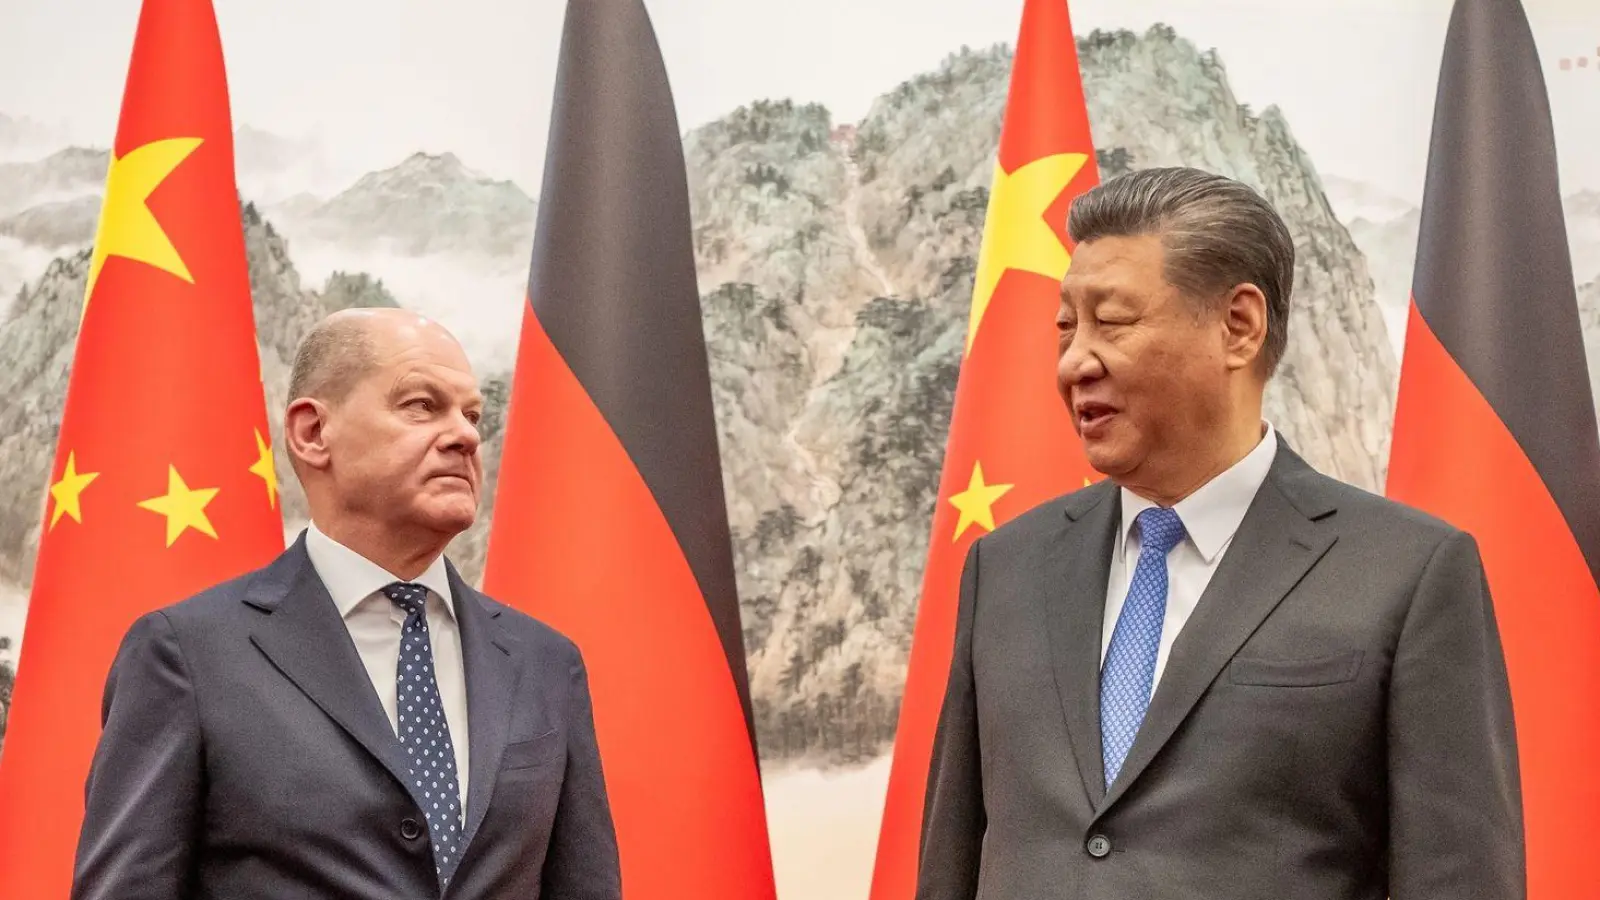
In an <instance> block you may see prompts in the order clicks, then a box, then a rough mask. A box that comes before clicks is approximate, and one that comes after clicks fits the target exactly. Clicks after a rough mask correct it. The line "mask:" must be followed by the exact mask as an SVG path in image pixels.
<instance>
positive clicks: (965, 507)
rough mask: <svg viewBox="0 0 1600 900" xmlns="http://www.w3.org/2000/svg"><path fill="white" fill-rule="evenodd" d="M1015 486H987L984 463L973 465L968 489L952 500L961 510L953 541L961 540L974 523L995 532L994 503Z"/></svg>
mask: <svg viewBox="0 0 1600 900" xmlns="http://www.w3.org/2000/svg"><path fill="white" fill-rule="evenodd" d="M1012 487H1014V485H1009V484H985V483H984V481H983V463H981V462H974V463H973V464H972V478H971V479H969V480H968V481H967V489H966V490H964V491H962V492H961V493H959V494H956V495H955V496H953V497H951V498H950V502H951V503H952V504H953V505H954V506H955V508H956V509H959V510H961V518H960V519H959V520H957V522H956V534H955V537H953V538H951V540H958V539H960V537H961V535H962V533H963V532H965V531H966V530H967V529H968V528H969V527H971V526H972V525H973V524H974V523H976V524H978V525H982V526H983V528H984V530H985V531H993V530H994V502H995V501H996V500H999V499H1000V498H1001V497H1002V496H1004V495H1005V492H1006V491H1009V490H1011V488H1012Z"/></svg>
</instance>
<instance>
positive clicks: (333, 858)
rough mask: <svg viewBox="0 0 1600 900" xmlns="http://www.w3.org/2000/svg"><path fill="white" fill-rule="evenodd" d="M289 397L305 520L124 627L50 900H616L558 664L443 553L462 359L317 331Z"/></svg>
mask: <svg viewBox="0 0 1600 900" xmlns="http://www.w3.org/2000/svg"><path fill="white" fill-rule="evenodd" d="M290 397H291V399H290V401H289V404H288V408H287V410H286V411H285V413H284V428H283V432H284V438H285V443H286V444H287V447H288V450H289V456H290V459H291V461H292V465H293V468H294V471H295V474H296V475H297V476H298V477H299V479H300V483H301V485H302V486H304V488H305V492H306V501H307V504H308V506H309V507H310V511H311V523H310V525H309V526H308V527H307V528H306V530H305V531H304V532H302V533H301V535H300V537H299V538H298V539H297V540H296V541H295V542H294V544H293V545H292V546H290V547H289V548H288V549H287V550H286V551H285V552H284V553H283V554H282V555H281V556H279V557H278V559H277V560H276V561H274V562H272V563H271V564H269V565H267V566H266V567H264V568H262V569H259V570H257V571H255V572H250V573H248V574H246V575H243V576H241V577H239V578H236V579H234V580H232V581H228V582H225V583H223V584H220V585H218V586H216V587H214V588H212V589H210V590H208V591H205V592H203V593H201V594H199V595H197V596H195V597H193V598H190V599H189V600H186V601H184V602H182V603H178V604H175V605H173V606H169V607H167V608H165V609H161V610H157V611H154V612H152V613H150V614H148V615H146V616H144V617H143V618H141V619H140V620H139V621H137V622H136V623H135V624H134V625H133V627H132V628H131V629H130V630H129V632H128V635H127V637H126V638H125V639H124V641H123V644H122V648H121V650H120V651H119V652H118V654H117V657H116V660H115V662H114V663H113V665H112V669H111V674H110V676H109V678H108V680H107V685H106V692H105V704H104V731H103V733H102V737H101V739H100V743H99V747H98V748H97V750H96V752H95V757H94V763H93V766H92V768H91V770H90V774H89V784H88V797H87V808H86V810H85V816H84V822H83V833H82V837H81V839H80V841H79V846H78V857H77V868H76V871H75V873H74V879H73V889H72V898H73V900H99V898H105V900H112V898H115V900H144V898H148V900H209V898H219V900H220V898H227V900H243V898H254V897H260V898H267V897H339V898H344V900H363V898H365V900H391V898H396V897H440V896H448V897H453V898H462V900H467V898H499V897H543V898H545V900H618V898H619V897H620V896H621V891H622V887H621V871H620V864H619V859H618V850H617V840H616V834H615V832H614V829H613V825H612V819H611V811H610V804H609V801H608V799H607V793H606V786H605V778H604V775H603V773H602V770H601V764H600V755H599V749H598V747H597V744H596V737H595V726H594V719H593V713H592V711H591V703H590V697H589V686H588V676H587V672H586V670H585V667H584V662H583V658H582V656H581V654H580V653H579V650H578V648H577V646H576V645H575V644H574V643H573V642H572V641H571V640H569V639H567V638H566V637H564V636H563V635H561V634H558V633H557V632H555V631H553V630H552V629H550V628H548V627H547V626H545V625H543V624H542V623H540V622H537V621H535V620H534V619H532V618H530V617H529V616H526V615H524V614H522V613H520V612H517V611H516V610H514V609H510V608H508V607H506V606H503V605H501V604H499V603H496V602H495V601H494V600H491V599H490V598H488V597H486V596H484V595H483V594H481V593H479V592H478V591H476V590H474V589H473V588H472V587H471V586H469V585H468V584H467V583H466V582H465V581H464V580H462V578H461V576H460V574H459V573H458V572H457V571H456V569H455V567H454V566H453V565H451V564H450V563H449V561H447V560H446V559H445V556H444V550H445V547H446V545H447V544H448V543H449V542H450V541H451V539H453V538H454V537H455V536H456V535H458V534H460V533H461V532H462V531H464V530H466V529H467V528H468V527H470V526H471V525H472V523H473V521H474V520H475V519H476V517H477V512H478V498H479V493H480V491H481V490H482V486H483V461H482V457H481V455H480V453H479V438H478V422H479V420H480V418H481V416H482V414H483V397H482V395H481V394H480V393H479V391H478V383H477V379H476V378H475V377H474V376H473V374H472V367H471V366H470V365H469V364H468V362H467V358H466V354H465V353H464V352H463V351H462V349H461V346H460V345H459V344H458V343H457V342H456V340H455V338H454V337H452V336H451V335H450V333H449V332H448V331H446V330H445V329H444V328H442V327H440V326H439V325H438V324H437V323H435V322H432V321H429V320H427V319H425V318H423V317H421V316H418V315H416V314H415V313H410V312H406V311H403V310H398V309H350V310H344V311H341V312H337V313H334V314H333V315H331V316H329V317H328V318H327V319H325V320H324V321H323V322H321V323H320V324H318V325H317V326H316V327H315V328H313V329H312V331H311V333H310V334H309V335H308V336H307V337H306V338H305V340H304V342H303V343H302V344H301V348H300V352H299V353H298V354H297V356H296V359H295V364H294V371H293V373H292V375H291V376H290Z"/></svg>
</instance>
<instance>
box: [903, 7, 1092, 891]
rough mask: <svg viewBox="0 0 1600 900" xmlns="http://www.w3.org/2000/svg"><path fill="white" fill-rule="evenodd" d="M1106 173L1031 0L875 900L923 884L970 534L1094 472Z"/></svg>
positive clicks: (1051, 17) (1057, 45) (1053, 39)
mask: <svg viewBox="0 0 1600 900" xmlns="http://www.w3.org/2000/svg"><path fill="white" fill-rule="evenodd" d="M1098 180H1099V170H1098V168H1097V166H1096V164H1095V152H1094V142H1093V140H1092V139H1091V137H1090V134H1089V114H1088V111H1087V109H1086V108H1085V106H1084V100H1083V84H1082V81H1081V79H1080V77H1079V74H1078V48H1077V44H1076V43H1075V42H1074V40H1073V36H1072V22H1071V20H1070V18H1069V16H1068V13H1067V3H1066V0H1026V2H1025V5H1024V7H1023V12H1022V27H1021V30H1020V32H1019V34H1018V37H1017V51H1016V56H1015V59H1014V60H1013V62H1012V70H1011V87H1010V93H1009V95H1008V97H1007V100H1006V109H1005V114H1004V124H1003V126H1002V128H1001V132H1000V148H999V157H998V159H997V162H996V166H995V173H994V183H993V186H992V187H991V188H990V189H989V206H988V211H987V213H986V215H985V219H984V233H983V244H982V248H981V250H980V252H979V256H978V270H977V276H976V283H975V284H974V286H973V294H972V311H971V316H970V325H969V327H968V337H967V346H966V352H965V354H964V356H963V359H962V363H961V375H960V378H959V380H958V381H957V384H956V396H955V409H954V411H953V413H952V416H951V421H950V435H949V439H948V441H947V444H946V448H945V459H944V471H943V475H942V477H941V479H940V485H939V505H938V508H937V509H936V510H935V512H934V517H933V532H932V535H931V537H930V538H929V542H928V562H927V569H926V571H925V573H924V575H923V583H922V602H921V604H920V605H919V607H918V609H917V624H916V629H915V631H914V632H913V634H912V640H911V658H910V665H909V672H908V673H907V680H906V687H905V697H904V700H903V701H902V703H901V709H900V722H899V726H898V730H897V732H896V736H895V745H894V760H893V764H892V766H891V768H890V772H889V791H888V797H887V800H886V803H885V807H884V814H883V824H882V829H881V831H880V834H879V837H878V855H877V861H876V866H875V868H874V871H873V876H872V900H910V898H911V897H912V895H913V893H914V892H915V886H916V869H917V850H918V844H919V838H920V834H921V826H922V806H923V794H924V791H925V790H926V788H927V778H928V765H929V759H930V757H931V755H932V750H933V734H934V729H935V726H936V725H937V723H938V717H939V707H940V705H941V703H942V702H943V700H944V689H945V682H946V679H947V678H948V676H949V670H950V653H951V649H952V646H953V645H954V642H955V616H956V600H957V593H958V588H959V581H960V577H961V567H962V563H963V562H964V560H965V559H966V554H967V548H968V546H970V545H971V543H972V541H973V540H974V539H976V538H977V537H979V536H980V535H982V534H983V533H984V532H986V531H990V530H993V529H994V528H996V527H998V526H999V525H1000V524H1003V523H1004V522H1006V521H1007V520H1009V519H1011V518H1012V517H1014V516H1016V515H1017V514H1019V513H1022V512H1025V511H1026V510H1028V509H1029V508H1031V507H1033V506H1036V505H1038V504H1040V503H1043V502H1044V501H1046V500H1049V499H1051V498H1052V497H1057V496H1060V495H1061V494H1065V493H1068V492H1069V491H1072V490H1075V489H1077V488H1080V487H1083V486H1084V485H1085V484H1087V483H1088V482H1089V479H1090V478H1092V477H1094V473H1093V470H1091V469H1090V468H1089V464H1088V462H1087V461H1086V460H1085V459H1084V456H1083V451H1082V449H1081V444H1080V443H1079V441H1078V437H1077V434H1076V433H1075V432H1074V431H1073V429H1072V421H1071V417H1070V414H1069V412H1068V410H1067V409H1066V406H1065V405H1064V404H1063V403H1062V400H1061V396H1060V394H1059V393H1057V391H1056V379H1055V368H1056V360H1057V356H1058V354H1057V350H1058V347H1057V342H1056V337H1057V335H1056V331H1055V315H1056V310H1057V308H1058V306H1059V305H1060V297H1061V279H1062V277H1064V276H1065V275H1066V273H1067V267H1068V265H1069V264H1070V263H1071V254H1070V250H1071V244H1070V239H1069V238H1068V237H1067V233H1066V222H1067V209H1068V207H1070V206H1071V204H1072V200H1073V199H1074V198H1076V197H1077V196H1078V195H1079V194H1081V193H1083V192H1084V191H1087V190H1088V189H1090V188H1092V187H1094V185H1095V184H1096V183H1097V182H1098ZM1063 752H1066V751H1063Z"/></svg>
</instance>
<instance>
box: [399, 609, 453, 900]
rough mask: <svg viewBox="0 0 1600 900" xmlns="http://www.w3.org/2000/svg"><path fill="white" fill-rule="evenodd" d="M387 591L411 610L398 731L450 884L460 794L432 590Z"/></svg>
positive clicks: (442, 879)
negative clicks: (436, 661)
mask: <svg viewBox="0 0 1600 900" xmlns="http://www.w3.org/2000/svg"><path fill="white" fill-rule="evenodd" d="M383 593H384V596H386V597H388V598H389V599H390V600H392V601H394V604H395V605H396V606H398V607H400V608H401V609H402V610H404V611H405V614H406V621H405V625H403V626H402V630H401V632H400V664H399V665H398V666H397V667H396V669H395V687H396V688H397V690H396V692H395V700H396V701H397V703H396V708H397V709H398V711H399V717H398V732H399V736H400V745H401V746H403V747H404V748H405V750H406V761H407V762H408V763H409V764H410V766H411V788H412V796H413V797H415V798H416V801H417V803H418V804H420V805H421V806H422V814H423V816H424V817H426V818H427V820H428V833H429V835H430V836H431V837H432V839H433V862H434V868H435V871H436V872H438V875H439V883H440V884H441V885H446V884H449V883H450V876H451V874H452V873H454V872H455V868H456V863H458V862H460V859H459V856H460V854H459V849H460V847H461V793H460V787H459V786H458V784H457V781H456V753H455V745H454V744H452V743H451V741H450V724H449V723H448V722H447V721H445V717H444V701H443V700H441V699H440V697H439V683H438V681H437V680H435V679H434V675H433V648H432V645H431V644H430V643H429V642H428V617H427V615H426V613H425V610H426V608H427V602H428V589H427V588H425V587H423V586H422V585H420V584H409V583H406V582H403V581H397V582H395V583H394V584H391V585H389V586H388V587H386V588H384V589H383Z"/></svg>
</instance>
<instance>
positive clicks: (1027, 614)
mask: <svg viewBox="0 0 1600 900" xmlns="http://www.w3.org/2000/svg"><path fill="white" fill-rule="evenodd" d="M1119 510H1120V504H1119V502H1118V498H1117V489H1116V487H1115V486H1114V485H1112V484H1111V483H1110V482H1109V481H1103V482H1100V483H1099V484H1096V485H1094V486H1091V487H1088V488H1085V489H1083V490H1081V491H1078V492H1076V493H1073V494H1071V495H1069V496H1066V497H1064V498H1060V499H1058V500H1055V501H1052V502H1050V503H1047V504H1044V505H1042V506H1040V507H1038V508H1036V509H1034V510H1032V511H1030V512H1029V513H1027V514H1025V515H1023V516H1021V517H1019V518H1017V519H1015V520H1013V521H1012V522H1010V523H1008V524H1006V525H1005V526H1004V527H1001V528H999V529H997V530H996V531H994V532H993V533H991V534H988V535H985V536H984V537H983V538H981V539H980V540H978V541H977V542H975V543H974V545H973V546H972V548H971V550H970V551H969V554H968V557H967V561H966V568H965V571H964V574H963V577H962V582H961V594H960V606H959V612H958V619H957V627H956V643H955V654H954V659H953V663H952V666H951V670H950V678H949V685H948V689H947V693H946V697H945V701H944V706H943V709H942V712H941V717H940V720H939V726H938V731H937V737H936V739H935V744H934V750H933V764H932V768H931V771H930V773H929V779H928V792H927V805H926V808H925V814H924V824H923V835H922V851H921V858H920V868H919V877H918V884H917V894H916V896H917V898H918V900H974V898H981V900H1045V898H1062V900H1383V898H1385V897H1392V898H1393V900H1523V898H1524V897H1525V896H1526V888H1525V875H1524V852H1523V830H1522V808H1521V788H1520V783H1519V773H1518V762H1517V751H1516V737H1515V734H1514V731H1513V725H1512V713H1511V699H1510V691H1509V687H1508V683H1507V678H1506V669H1505V663H1504V661H1503V658H1502V655H1501V647H1500V639H1499V633H1498V629H1497V626H1496V623H1495V616H1494V609H1493V606H1492V604H1491V602H1490V597H1489V591H1488V585H1487V583H1486V582H1485V580H1484V575H1483V569H1482V566H1481V564H1480V561H1479V556H1478V551H1477V545H1476V543H1475V542H1474V541H1473V539H1472V538H1471V537H1470V536H1468V535H1467V534H1465V533H1464V532H1461V531H1459V530H1456V529H1454V528H1451V527H1450V526H1448V525H1446V524H1444V523H1442V522H1439V521H1437V520H1435V519H1432V518H1429V517H1427V516H1425V515H1423V514H1421V513H1419V512H1416V511H1414V510H1411V509H1408V508H1405V507H1402V506H1400V505H1398V504H1395V503H1392V502H1390V501H1388V500H1385V499H1383V498H1381V497H1376V496H1373V495H1372V494H1369V493H1366V492H1363V491H1360V490H1358V489H1356V488H1353V487H1350V486H1348V485H1344V484H1341V483H1339V482H1337V481H1335V480H1333V479H1330V478H1327V477H1324V476H1322V475H1320V474H1318V473H1316V472H1315V471H1313V470H1312V469H1311V468H1310V467H1309V466H1307V465H1306V463H1305V462H1304V461H1303V460H1301V459H1300V458H1299V457H1298V456H1296V455H1295V454H1293V453H1292V452H1290V450H1289V448H1288V446H1287V444H1285V443H1283V442H1281V441H1280V446H1279V453H1278V456H1277V459H1276V460H1275V462H1274V464H1273V467H1272V470H1271V472H1270V474H1269V475H1268V477H1267V480H1266V482H1265V483H1264V484H1263V485H1262V487H1261V490H1260V492H1259V493H1258V494H1257V496H1256V498H1255V500H1254V502H1253V504H1252V506H1251V507H1250V511H1249V513H1248V514H1247V515H1246V516H1245V519H1244V522H1243V523H1242V524H1241V526H1240V529H1239V531H1238V533H1237V534H1236V536H1235V537H1234V540H1233V543H1232V544H1231V545H1230V547H1229V549H1228V551H1227V553H1226V555H1225V557H1224V558H1223V560H1222V562H1221V564H1220V566H1219V567H1218V569H1217V571H1216V573H1215V575H1214V576H1213V578H1212V580H1211V583H1210V585H1209V587H1208V588H1207V589H1206V591H1205V593H1204V594H1203V595H1202V597H1201V599H1200V602H1199V605H1198V607H1197V608H1196V609H1195V611H1194V613H1193V616H1192V618H1190V619H1189V622H1188V624H1187V625H1186V626H1185V628H1184V630H1183V631H1182V632H1180V633H1179V636H1178V638H1177V641H1176V643H1175V645H1174V647H1173V649H1172V652H1171V656H1170V659H1169V661H1168V663H1167V668H1166V670H1165V672H1164V674H1163V676H1162V679H1161V681H1160V682H1159V683H1158V685H1157V688H1156V691H1155V694H1154V696H1153V697H1152V699H1151V704H1150V707H1149V710H1148V712H1147V713H1146V717H1145V720H1144V724H1143V726H1142V727H1141V729H1140V731H1139V734H1138V737H1137V738H1136V739H1135V742H1134V744H1133V747H1132V749H1131V750H1130V752H1129V754H1128V758H1127V761H1126V763H1125V764H1124V767H1123V770H1122V772H1121V774H1120V775H1119V776H1118V778H1117V780H1116V781H1115V782H1114V783H1113V784H1112V785H1111V786H1110V789H1109V790H1107V788H1106V785H1105V784H1104V776H1103V774H1102V763H1101V749H1100V748H1101V744H1100V727H1099V721H1100V716H1099V670H1100V642H1101V624H1102V619H1103V617H1104V607H1105V595H1106V584H1107V574H1108V571H1109V566H1110V557H1111V548H1112V540H1113V536H1114V529H1115V528H1116V526H1117V524H1118V519H1119V517H1120V512H1119Z"/></svg>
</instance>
